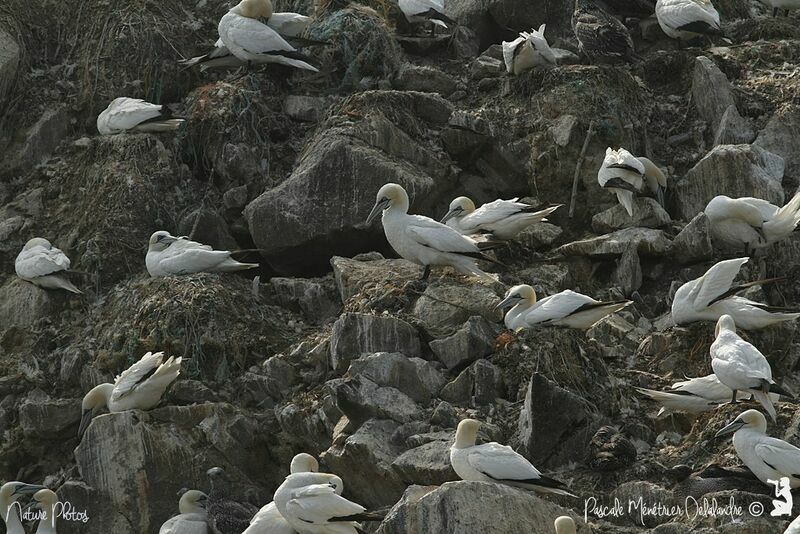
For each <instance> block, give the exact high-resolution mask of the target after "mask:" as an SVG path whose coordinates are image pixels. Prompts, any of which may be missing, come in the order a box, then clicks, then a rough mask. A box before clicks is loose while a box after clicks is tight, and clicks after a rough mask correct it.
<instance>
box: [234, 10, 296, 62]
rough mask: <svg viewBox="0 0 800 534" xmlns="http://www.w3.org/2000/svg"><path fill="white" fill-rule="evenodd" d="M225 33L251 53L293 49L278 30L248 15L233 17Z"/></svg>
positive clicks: (289, 50)
mask: <svg viewBox="0 0 800 534" xmlns="http://www.w3.org/2000/svg"><path fill="white" fill-rule="evenodd" d="M227 33H228V39H230V40H231V41H232V42H233V43H235V44H236V45H238V46H240V47H241V48H243V49H244V50H246V51H247V52H250V53H251V54H265V53H270V52H294V51H295V48H294V47H293V46H292V45H290V44H289V43H288V42H286V40H285V39H284V38H283V37H281V36H280V34H278V32H276V31H275V30H273V29H272V28H270V27H269V26H267V25H266V24H262V23H261V22H259V21H257V20H255V19H251V18H248V17H236V18H235V19H233V20H232V21H231V22H230V25H229V27H228V31H227Z"/></svg>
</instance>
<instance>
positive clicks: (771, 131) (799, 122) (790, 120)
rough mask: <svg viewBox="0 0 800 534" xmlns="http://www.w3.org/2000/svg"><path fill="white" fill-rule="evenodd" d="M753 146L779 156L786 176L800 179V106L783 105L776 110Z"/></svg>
mask: <svg viewBox="0 0 800 534" xmlns="http://www.w3.org/2000/svg"><path fill="white" fill-rule="evenodd" d="M753 144H754V145H757V146H760V147H761V148H763V149H765V150H768V151H770V152H772V153H773V154H777V155H779V156H781V157H782V158H783V160H784V162H785V164H786V175H787V176H791V177H792V178H794V179H795V180H797V179H800V106H798V105H796V104H785V105H784V106H783V107H782V108H780V109H778V111H776V112H775V115H773V117H772V118H771V119H770V120H769V122H768V123H767V126H766V127H765V128H764V129H763V130H762V131H761V133H759V134H758V138H756V140H755V142H754V143H753Z"/></svg>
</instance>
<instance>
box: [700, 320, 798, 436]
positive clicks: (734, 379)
mask: <svg viewBox="0 0 800 534" xmlns="http://www.w3.org/2000/svg"><path fill="white" fill-rule="evenodd" d="M715 335H716V339H715V340H714V343H712V344H711V368H712V369H714V374H715V375H717V378H718V379H719V381H720V382H722V383H723V384H725V385H726V386H728V387H729V388H731V390H732V393H731V402H736V392H737V391H746V392H748V393H752V395H753V397H755V398H756V400H757V401H758V402H759V403H760V404H761V406H763V407H764V409H765V410H766V411H767V413H768V414H769V416H770V417H771V418H772V420H773V421H775V417H776V413H775V407H774V406H773V405H772V398H771V397H770V395H769V392H770V390H773V391H775V390H778V389H779V388H778V387H777V385H776V384H775V381H774V380H773V379H772V368H771V367H770V365H769V362H768V361H767V359H766V358H765V357H764V355H763V354H761V352H760V351H759V350H758V349H757V348H755V347H754V346H753V345H751V344H750V343H748V342H747V341H745V340H743V339H742V338H741V337H739V335H738V334H737V333H736V323H735V322H734V320H733V318H732V317H731V316H730V315H723V316H722V317H720V318H719V320H718V321H717V328H716V331H715ZM778 392H779V393H783V394H786V393H785V392H783V391H778Z"/></svg>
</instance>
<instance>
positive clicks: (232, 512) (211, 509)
mask: <svg viewBox="0 0 800 534" xmlns="http://www.w3.org/2000/svg"><path fill="white" fill-rule="evenodd" d="M206 475H207V476H208V479H209V481H210V482H211V491H209V492H208V501H207V504H206V510H208V524H209V527H210V529H211V532H214V533H215V534H216V533H217V532H219V534H241V533H242V532H244V530H245V529H246V528H247V527H248V525H249V524H250V519H252V517H253V516H254V515H255V514H256V512H257V511H258V510H257V509H256V507H255V506H253V505H252V504H249V503H247V504H245V503H241V502H237V501H235V500H233V499H232V498H231V497H230V480H229V479H228V474H227V473H226V472H225V470H224V469H222V468H221V467H212V468H211V469H209V470H208V471H206Z"/></svg>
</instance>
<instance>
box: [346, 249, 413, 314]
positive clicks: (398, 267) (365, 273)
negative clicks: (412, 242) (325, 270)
mask: <svg viewBox="0 0 800 534" xmlns="http://www.w3.org/2000/svg"><path fill="white" fill-rule="evenodd" d="M331 266H333V277H334V280H336V286H337V287H338V288H339V296H340V297H341V300H342V303H346V302H347V301H348V300H349V299H350V298H351V297H353V296H355V295H357V294H358V293H360V292H362V291H365V290H367V289H370V288H373V287H375V286H386V285H388V284H390V283H396V284H402V283H404V282H406V281H411V280H416V279H418V278H420V277H421V276H422V267H420V266H419V265H417V264H415V263H411V262H410V261H406V260H386V259H376V260H371V261H360V260H358V259H353V258H343V257H341V256H334V257H333V258H331Z"/></svg>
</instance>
